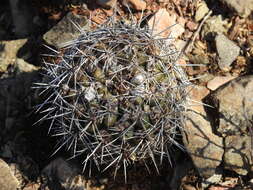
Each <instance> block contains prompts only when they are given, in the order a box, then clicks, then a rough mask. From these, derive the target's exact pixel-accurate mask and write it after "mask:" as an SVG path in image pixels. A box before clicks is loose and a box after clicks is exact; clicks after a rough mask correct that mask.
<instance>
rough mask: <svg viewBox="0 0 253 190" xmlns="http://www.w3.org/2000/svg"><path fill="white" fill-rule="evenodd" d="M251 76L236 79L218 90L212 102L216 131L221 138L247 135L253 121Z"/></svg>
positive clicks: (252, 80)
mask: <svg viewBox="0 0 253 190" xmlns="http://www.w3.org/2000/svg"><path fill="white" fill-rule="evenodd" d="M252 97H253V75H249V76H244V77H238V78H236V79H234V80H232V81H230V82H229V83H226V84H225V85H223V86H221V87H220V88H218V89H217V90H216V91H215V93H213V94H212V102H213V105H214V107H215V108H216V110H217V112H218V114H219V118H217V119H218V122H217V123H218V124H219V125H218V126H216V127H217V131H218V132H219V133H220V134H221V135H222V136H228V135H248V131H249V127H250V126H252V123H250V122H252V119H253V101H252Z"/></svg>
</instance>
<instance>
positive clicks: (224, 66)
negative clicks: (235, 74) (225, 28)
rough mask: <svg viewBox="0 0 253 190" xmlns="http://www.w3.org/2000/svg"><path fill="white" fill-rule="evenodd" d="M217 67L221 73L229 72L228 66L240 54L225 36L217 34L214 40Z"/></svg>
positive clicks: (236, 47) (237, 48)
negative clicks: (217, 59)
mask: <svg viewBox="0 0 253 190" xmlns="http://www.w3.org/2000/svg"><path fill="white" fill-rule="evenodd" d="M215 44H216V49H217V53H218V56H219V62H218V64H219V67H220V69H221V70H223V71H229V70H230V65H231V64H232V63H233V61H234V60H235V59H236V58H237V56H238V55H239V53H240V48H239V47H238V46H237V45H236V44H235V43H234V42H232V41H231V40H229V39H228V38H227V37H226V36H225V35H223V34H218V35H217V36H216V38H215Z"/></svg>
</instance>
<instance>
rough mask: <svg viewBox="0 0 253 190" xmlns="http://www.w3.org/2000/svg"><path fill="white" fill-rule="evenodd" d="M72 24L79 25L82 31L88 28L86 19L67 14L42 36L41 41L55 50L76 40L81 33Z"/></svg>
mask: <svg viewBox="0 0 253 190" xmlns="http://www.w3.org/2000/svg"><path fill="white" fill-rule="evenodd" d="M73 23H75V24H77V25H79V26H80V27H81V28H82V29H86V30H87V29H88V28H89V27H88V24H87V20H86V17H84V16H80V15H75V14H73V13H72V12H69V13H68V14H67V15H66V16H65V17H63V18H62V20H61V21H60V22H58V23H57V24H56V25H55V26H54V27H53V28H51V29H50V30H49V31H48V32H47V33H45V34H44V35H43V39H44V40H45V41H46V43H47V44H49V45H53V46H55V47H57V48H60V47H61V46H63V44H64V43H66V42H69V41H72V40H74V39H77V37H78V36H79V35H80V34H81V33H80V31H79V30H78V28H77V27H76V26H75V25H74V24H73Z"/></svg>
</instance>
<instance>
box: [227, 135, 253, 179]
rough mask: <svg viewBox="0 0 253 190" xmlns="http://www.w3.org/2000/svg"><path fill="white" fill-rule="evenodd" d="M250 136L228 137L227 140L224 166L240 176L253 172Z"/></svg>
mask: <svg viewBox="0 0 253 190" xmlns="http://www.w3.org/2000/svg"><path fill="white" fill-rule="evenodd" d="M251 154H252V147H251V137H250V136H228V137H226V138H225V154H224V166H225V168H226V169H229V170H233V171H235V172H236V173H238V174H239V175H247V174H248V172H250V171H253V161H252V157H251Z"/></svg>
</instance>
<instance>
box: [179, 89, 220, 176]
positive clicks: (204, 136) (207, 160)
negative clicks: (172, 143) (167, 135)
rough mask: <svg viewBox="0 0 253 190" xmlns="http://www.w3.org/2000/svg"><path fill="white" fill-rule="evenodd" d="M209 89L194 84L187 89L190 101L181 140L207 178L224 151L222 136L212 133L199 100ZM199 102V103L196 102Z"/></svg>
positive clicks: (216, 165) (213, 170)
mask: <svg viewBox="0 0 253 190" xmlns="http://www.w3.org/2000/svg"><path fill="white" fill-rule="evenodd" d="M208 93H209V90H208V89H207V88H205V87H203V86H195V87H194V88H193V90H191V91H189V97H190V98H191V100H193V101H191V102H189V104H195V105H189V109H188V111H187V113H186V123H185V127H184V133H183V142H184V145H185V147H186V149H187V151H188V152H189V154H190V156H191V158H192V160H193V163H194V165H195V167H196V168H197V170H198V171H199V173H200V175H201V176H203V177H205V178H209V177H211V176H212V175H213V174H214V173H215V170H216V168H217V167H218V166H219V165H220V164H221V162H222V156H223V153H224V149H223V143H222V138H221V137H219V136H217V135H216V134H214V133H213V130H212V126H211V123H210V121H209V120H208V116H207V114H206V112H205V109H204V106H203V104H202V102H201V100H202V99H203V98H204V97H205V96H207V95H208ZM198 102H199V103H198Z"/></svg>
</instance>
